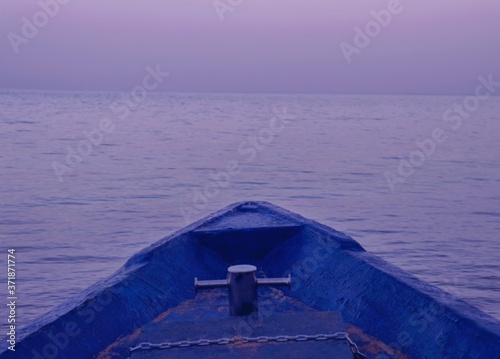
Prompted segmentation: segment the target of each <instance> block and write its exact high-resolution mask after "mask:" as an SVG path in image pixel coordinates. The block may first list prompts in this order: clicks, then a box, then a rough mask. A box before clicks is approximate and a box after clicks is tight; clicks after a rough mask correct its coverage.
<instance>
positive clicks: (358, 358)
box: [130, 332, 366, 359]
mask: <svg viewBox="0 0 500 359" xmlns="http://www.w3.org/2000/svg"><path fill="white" fill-rule="evenodd" d="M308 340H317V341H323V340H345V341H347V342H348V343H349V348H350V349H351V352H352V354H353V356H354V359H366V356H364V355H363V354H362V353H361V352H360V351H359V348H358V346H357V345H356V343H354V342H353V341H352V339H351V338H350V337H349V335H348V334H347V333H346V332H338V333H334V334H316V335H305V334H299V335H278V336H275V337H269V336H260V337H233V338H219V339H199V340H184V341H180V342H165V343H159V344H153V343H140V344H138V345H137V346H135V347H131V348H130V352H131V353H132V352H135V351H137V350H152V349H171V348H186V347H194V346H207V345H228V344H244V343H269V342H277V343H283V342H303V341H308Z"/></svg>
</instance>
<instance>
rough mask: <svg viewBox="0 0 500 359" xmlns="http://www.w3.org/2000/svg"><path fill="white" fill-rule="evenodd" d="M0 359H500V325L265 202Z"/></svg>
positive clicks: (147, 265)
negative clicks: (200, 358) (202, 358)
mask: <svg viewBox="0 0 500 359" xmlns="http://www.w3.org/2000/svg"><path fill="white" fill-rule="evenodd" d="M19 338H20V339H19V341H18V342H17V343H16V345H15V351H12V350H9V349H5V350H4V351H3V352H2V353H1V354H0V358H1V359H4V358H17V359H23V358H30V359H47V358H50V359H53V358H68V359H80V358H84V359H90V358H96V359H112V358H130V359H145V358H149V359H154V358H199V357H204V358H271V357H273V358H338V359H343V358H369V359H388V358H408V359H413V358H415V359H427V358H432V359H436V358H453V359H460V358H463V359H475V358H482V359H484V358H489V359H492V358H500V322H499V321H497V320H496V319H494V318H493V317H491V316H489V315H487V314H485V313H484V312H482V311H481V310H479V309H477V308H475V307H473V306H471V305H469V304H468V303H466V302H464V301H462V300H460V299H457V298H456V297H454V296H453V295H451V294H449V293H446V292H444V291H442V290H441V289H439V288H436V287H434V286H432V285H430V284H427V283H425V282H423V281H421V280H419V279H417V278H416V277H414V276H413V275H411V274H409V273H407V272H405V271H403V270H401V269H399V268H397V267H395V266H393V265H391V264H390V263H388V262H386V261H384V260H383V259H381V258H379V257H377V256H375V255H373V254H371V253H368V252H366V251H365V250H364V249H363V248H362V246H361V245H360V244H359V243H358V242H356V241H355V240H354V239H352V238H351V237H349V236H347V235H346V234H343V233H341V232H338V231H336V230H334V229H332V228H330V227H328V226H326V225H323V224H320V223H318V222H315V221H313V220H310V219H306V218H304V217H302V216H300V215H298V214H295V213H292V212H290V211H288V210H286V209H284V208H280V207H278V206H275V205H273V204H271V203H267V202H240V203H235V204H232V205H230V206H228V207H226V208H223V209H221V210H219V211H217V212H215V213H213V214H211V215H209V216H208V217H206V218H204V219H201V220H199V221H197V222H195V223H193V224H191V225H189V226H187V227H185V228H183V229H181V230H179V231H177V232H175V233H173V234H171V235H169V236H167V237H165V238H163V239H161V240H159V241H158V242H156V243H154V244H152V245H151V246H149V247H148V248H145V249H143V250H141V251H140V252H138V253H137V254H135V255H134V256H132V257H131V258H130V259H129V260H128V261H127V262H126V263H125V264H124V266H123V267H122V268H120V269H119V270H118V271H117V272H116V273H114V274H113V275H111V276H109V277H108V278H105V279H103V280H101V281H100V282H98V283H96V284H95V285H93V286H91V287H90V288H88V289H87V290H85V291H83V292H82V293H80V294H78V295H76V296H75V297H73V298H71V299H69V300H68V301H66V302H65V303H63V304H62V305H60V306H58V307H56V308H55V309H53V310H52V311H50V312H49V313H48V314H46V315H44V316H42V317H41V318H39V319H37V320H35V321H34V322H33V323H31V324H29V325H28V326H26V327H24V328H23V329H22V330H21V331H20V332H19Z"/></svg>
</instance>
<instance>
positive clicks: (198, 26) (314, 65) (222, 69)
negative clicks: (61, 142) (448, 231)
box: [0, 0, 500, 94]
mask: <svg viewBox="0 0 500 359" xmlns="http://www.w3.org/2000/svg"><path fill="white" fill-rule="evenodd" d="M374 13H376V14H378V15H374ZM499 17H500V0H413V1H412V0H401V1H399V0H356V1H353V0H215V1H214V0H140V1H139V0H135V1H132V0H37V1H33V0H0V88H19V89H50V90H124V91H125V90H129V89H130V88H132V87H133V86H135V85H136V84H137V83H138V82H140V81H141V79H142V78H143V76H144V74H145V69H146V67H147V66H153V67H154V66H156V65H159V66H160V68H161V69H162V71H165V72H169V73H170V76H169V78H168V83H167V84H165V86H162V90H165V91H173V92H186V91H193V92H205V91H210V92H333V93H390V94H392V93H415V94H467V93H471V92H473V91H474V89H475V86H476V84H477V78H478V77H479V76H481V75H483V76H486V75H488V74H490V73H491V74H494V75H496V77H497V78H499V79H500V61H499V60H500V36H499V35H500V21H499ZM377 19H378V20H377ZM356 36H357V38H356V40H357V41H355V37H356Z"/></svg>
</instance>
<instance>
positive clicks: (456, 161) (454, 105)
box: [0, 90, 500, 336]
mask: <svg viewBox="0 0 500 359" xmlns="http://www.w3.org/2000/svg"><path fill="white" fill-rule="evenodd" d="M499 135H500V98H499V97H493V96H492V97H489V98H487V99H485V98H482V99H474V98H472V97H468V96H467V95H464V96H423V95H340V94H237V93H232V94H224V93H218V94H215V93H214V94H212V93H160V92H151V93H141V92H62V91H38V90H36V91H35V90H0V149H1V151H0V178H1V186H0V265H1V267H0V270H1V271H2V272H3V273H4V274H3V276H2V277H3V278H4V280H3V284H1V285H0V292H1V293H2V295H1V298H3V299H2V301H3V302H5V303H1V302H0V308H1V316H0V321H1V324H2V334H3V331H4V330H5V328H6V325H7V316H8V312H7V310H8V307H7V306H6V304H7V299H6V298H7V297H8V296H9V293H8V286H7V284H8V283H7V279H8V254H9V253H8V251H9V250H14V251H13V253H14V255H15V258H12V257H11V260H13V261H14V263H15V288H14V289H15V296H16V297H17V299H16V324H17V326H18V327H22V326H24V325H26V324H28V323H30V322H31V321H33V320H34V319H36V318H37V317H40V316H42V315H44V314H45V313H47V312H48V311H50V310H51V309H53V308H54V307H55V306H57V305H59V304H61V303H63V302H64V301H66V300H68V299H70V298H71V297H72V296H74V295H75V294H77V293H79V292H80V291H82V290H84V289H85V288H87V287H88V286H90V285H92V284H93V283H95V282H97V281H99V280H101V279H103V278H106V277H108V276H110V275H111V274H113V273H114V272H115V271H116V270H117V269H118V268H120V267H121V266H122V265H123V264H124V263H125V261H126V260H127V259H128V258H129V257H130V256H132V255H133V254H134V253H136V252H138V251H139V250H141V249H142V248H144V247H146V246H148V245H150V244H152V243H154V242H155V241H157V240H159V239H161V238H163V237H165V236H166V235H168V234H170V233H172V232H174V231H176V230H178V229H180V228H182V227H184V226H185V225H187V224H188V223H191V222H193V221H195V220H197V219H200V218H203V217H205V216H207V215H209V214H210V213H212V212H214V211H216V210H218V209H221V208H223V207H224V206H227V205H229V204H231V203H234V202H239V201H250V200H252V201H253V200H259V201H268V202H271V203H273V204H276V205H278V206H282V207H284V208H286V209H288V210H291V211H294V212H297V213H299V214H301V215H303V216H305V217H308V218H311V219H314V220H316V221H318V222H321V223H323V224H326V225H328V226H330V227H333V228H335V229H337V230H339V231H342V232H345V233H346V234H348V235H350V236H352V237H353V238H354V239H355V240H356V241H358V242H359V243H360V244H361V245H362V246H363V247H364V248H365V249H366V250H367V251H369V252H371V253H373V254H376V255H378V256H380V257H382V258H383V259H384V260H386V261H387V262H390V263H392V264H394V265H396V266H398V267H400V268H402V269H404V270H406V271H408V272H410V273H411V274H413V275H414V276H416V277H418V278H420V279H421V280H423V281H426V282H429V283H431V284H433V285H435V286H437V287H440V288H442V289H444V290H445V291H447V292H449V293H451V294H453V295H455V296H457V297H458V298H461V299H463V300H465V301H467V302H468V303H470V304H472V305H474V306H476V307H478V308H480V309H481V310H483V311H484V312H486V313H488V314H489V315H491V316H493V317H495V318H496V319H498V320H500V162H499V161H500V141H499V137H500V136H499ZM11 264H12V263H11ZM175 265H178V266H179V267H181V266H182V265H183V263H182V258H179V263H177V264H173V266H174V267H175ZM0 336H4V334H3V335H0Z"/></svg>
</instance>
